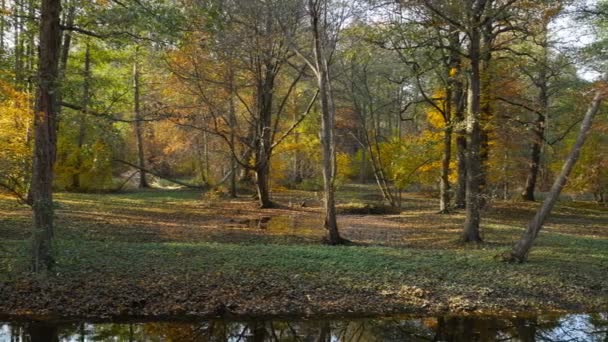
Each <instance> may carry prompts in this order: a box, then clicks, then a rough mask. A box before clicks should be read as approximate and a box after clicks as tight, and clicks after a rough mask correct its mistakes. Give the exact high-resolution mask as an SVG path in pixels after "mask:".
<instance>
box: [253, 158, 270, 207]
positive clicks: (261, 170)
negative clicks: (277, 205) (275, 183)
mask: <svg viewBox="0 0 608 342" xmlns="http://www.w3.org/2000/svg"><path fill="white" fill-rule="evenodd" d="M268 171H269V168H268V163H264V165H260V166H259V167H258V168H257V169H256V170H255V184H256V190H257V194H258V201H259V204H260V208H262V209H265V208H273V207H274V203H273V202H272V201H271V200H270V190H269V187H268V173H269V172H268Z"/></svg>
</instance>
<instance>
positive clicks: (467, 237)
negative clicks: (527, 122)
mask: <svg viewBox="0 0 608 342" xmlns="http://www.w3.org/2000/svg"><path fill="white" fill-rule="evenodd" d="M470 35H471V42H470V46H469V58H470V62H471V66H470V68H471V70H470V74H469V93H468V108H467V138H468V139H467V161H466V166H467V193H466V220H465V223H464V231H463V235H462V240H463V241H465V242H480V241H481V236H480V234H479V224H480V220H481V218H480V209H481V207H480V206H481V196H482V193H481V184H480V182H481V180H482V177H483V175H482V170H481V154H480V152H481V140H482V136H481V127H480V122H479V121H480V111H481V103H480V100H481V99H480V98H481V75H480V65H479V64H480V32H479V28H478V27H475V28H473V29H472V30H471V34H470Z"/></svg>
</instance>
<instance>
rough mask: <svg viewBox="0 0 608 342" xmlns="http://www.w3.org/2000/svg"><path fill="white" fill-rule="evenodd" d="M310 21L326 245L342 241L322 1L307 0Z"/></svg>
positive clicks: (332, 113)
mask: <svg viewBox="0 0 608 342" xmlns="http://www.w3.org/2000/svg"><path fill="white" fill-rule="evenodd" d="M308 7H309V11H310V21H311V27H312V36H313V37H312V38H313V54H314V58H315V61H314V62H315V69H316V70H315V72H316V76H317V83H318V87H319V94H320V99H321V114H322V115H321V116H322V118H321V146H322V148H323V166H322V170H323V197H324V204H325V229H326V230H327V241H328V243H329V244H332V245H337V244H342V243H344V242H345V240H344V239H342V237H340V233H339V231H338V221H337V218H336V203H335V197H334V196H335V179H336V142H335V137H334V125H335V114H336V113H335V107H334V103H333V94H332V89H331V80H330V76H329V65H328V62H327V58H328V57H327V55H326V54H327V53H328V52H327V51H325V48H326V47H325V46H324V45H325V44H326V42H325V38H324V37H325V36H326V35H325V32H324V30H325V29H324V26H323V23H321V22H320V21H321V20H323V18H326V16H324V15H323V12H322V11H323V10H322V8H323V7H324V6H323V4H322V3H321V1H314V0H308Z"/></svg>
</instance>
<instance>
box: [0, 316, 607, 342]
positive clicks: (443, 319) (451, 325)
mask: <svg viewBox="0 0 608 342" xmlns="http://www.w3.org/2000/svg"><path fill="white" fill-rule="evenodd" d="M0 341H7V342H8V341H10V342H21V341H31V342H36V341H235V342H236V341H357V342H365V341H524V342H529V341H608V312H603V313H577V314H544V315H532V314H521V315H509V316H439V317H405V316H404V317H368V318H331V319H330V318H323V317H306V318H290V319H254V318H252V319H239V320H229V319H211V320H192V319H186V318H180V317H174V318H172V319H166V318H165V319H163V320H159V321H136V320H135V321H113V322H104V321H99V322H91V321H79V320H77V319H76V320H69V321H57V320H55V321H44V320H42V321H12V322H9V321H5V322H0Z"/></svg>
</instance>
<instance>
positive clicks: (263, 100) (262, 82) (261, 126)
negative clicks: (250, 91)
mask: <svg viewBox="0 0 608 342" xmlns="http://www.w3.org/2000/svg"><path fill="white" fill-rule="evenodd" d="M263 69H264V70H263V74H262V75H261V77H260V79H259V80H258V85H257V88H258V89H257V94H258V100H257V103H258V120H257V124H258V126H257V146H256V147H257V150H256V154H255V156H256V158H255V175H256V187H257V192H258V201H259V203H260V208H272V207H273V206H274V204H273V203H272V201H271V200H270V192H269V189H268V177H269V175H268V173H269V171H270V168H269V167H270V157H271V151H272V102H273V96H274V95H273V91H274V80H275V77H276V73H275V71H274V70H275V69H274V67H273V66H272V65H270V64H269V63H266V64H265V65H264V68H263Z"/></svg>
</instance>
